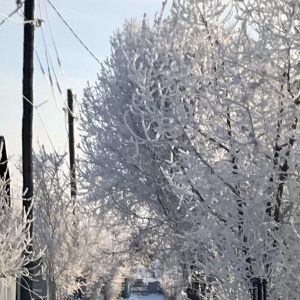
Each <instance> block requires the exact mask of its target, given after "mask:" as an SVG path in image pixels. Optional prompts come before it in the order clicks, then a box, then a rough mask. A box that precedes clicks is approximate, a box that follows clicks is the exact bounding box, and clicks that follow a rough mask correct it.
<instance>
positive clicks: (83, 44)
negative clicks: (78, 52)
mask: <svg viewBox="0 0 300 300" xmlns="http://www.w3.org/2000/svg"><path fill="white" fill-rule="evenodd" d="M47 1H48V3H49V4H50V5H51V7H52V8H53V10H54V11H55V12H56V13H57V15H58V16H59V17H60V19H61V20H62V21H63V22H64V23H65V25H66V26H67V27H68V28H69V30H70V31H71V32H72V33H73V35H74V36H75V37H76V39H77V40H78V41H79V42H80V44H81V45H82V46H83V47H84V48H85V49H86V50H87V51H88V52H89V54H90V55H91V56H92V57H93V58H94V59H95V60H96V61H97V62H98V63H99V64H100V65H102V64H101V62H100V60H99V59H98V58H97V57H96V56H95V55H94V54H93V52H92V51H91V50H90V49H89V48H88V47H87V46H86V45H85V43H84V42H83V41H82V40H81V39H80V38H79V36H78V35H77V34H76V33H75V32H74V30H73V29H72V28H71V27H70V25H69V24H68V23H67V21H66V20H65V19H64V18H63V16H62V15H61V14H60V13H59V11H58V10H57V9H56V8H55V6H54V5H53V4H52V2H51V1H50V0H47Z"/></svg>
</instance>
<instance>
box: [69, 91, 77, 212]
mask: <svg viewBox="0 0 300 300" xmlns="http://www.w3.org/2000/svg"><path fill="white" fill-rule="evenodd" d="M74 119H75V118H74V97H73V93H72V90H71V89H68V123H69V153H70V173H71V174H70V176H71V198H73V201H74V204H75V198H76V195H77V184H76V166H75V133H74ZM74 212H75V208H74Z"/></svg>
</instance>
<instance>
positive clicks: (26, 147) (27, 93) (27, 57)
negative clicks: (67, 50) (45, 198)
mask: <svg viewBox="0 0 300 300" xmlns="http://www.w3.org/2000/svg"><path fill="white" fill-rule="evenodd" d="M34 2H35V0H25V3H24V45H23V91H22V92H23V122H22V158H23V167H22V170H23V207H24V210H25V213H26V215H27V219H28V220H32V219H33V208H32V196H33V170H32V121H33V69H34V65H33V56H34ZM27 230H28V231H29V235H30V237H32V231H33V226H32V222H30V224H29V225H28V227H27ZM27 250H28V252H32V251H33V245H32V244H29V245H27ZM25 255H26V254H25ZM33 265H34V264H33V263H29V264H28V265H27V266H26V267H27V268H28V269H29V271H30V273H32V269H33ZM32 287H33V281H32V279H31V278H30V277H25V276H22V278H21V290H20V299H21V300H31V299H32V298H34V296H33V295H31V291H32Z"/></svg>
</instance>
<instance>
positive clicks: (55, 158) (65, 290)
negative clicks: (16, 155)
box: [34, 147, 118, 299]
mask: <svg viewBox="0 0 300 300" xmlns="http://www.w3.org/2000/svg"><path fill="white" fill-rule="evenodd" d="M65 158H66V156H65V155H59V154H57V153H48V152H46V150H45V149H44V147H41V148H40V151H39V152H38V153H35V155H34V181H35V227H34V239H35V245H38V246H39V247H40V248H42V249H44V248H45V251H44V255H43V257H42V261H43V266H44V275H45V277H46V279H47V282H48V286H49V290H50V291H49V292H50V293H51V297H52V298H53V299H55V297H56V299H65V298H66V296H68V295H70V294H73V293H74V291H77V290H78V289H81V288H83V289H84V291H85V292H86V293H89V294H90V293H92V292H93V287H94V286H95V285H96V284H97V283H98V281H99V280H100V279H101V278H102V277H105V276H107V274H109V273H110V271H111V269H112V268H113V267H114V266H115V262H117V261H118V260H117V259H116V258H115V257H114V258H113V256H112V254H111V253H112V251H114V250H116V249H117V246H118V245H115V244H117V243H114V238H113V236H112V234H111V233H110V232H109V231H108V230H106V228H105V227H104V226H102V221H101V219H100V218H99V216H98V215H97V214H96V213H95V210H96V208H95V207H92V206H91V205H88V204H87V203H85V201H84V198H83V196H82V195H79V196H78V197H77V199H74V198H71V197H70V196H69V194H70V180H69V176H67V175H66V173H67V172H66V170H68V168H67V165H66V161H65ZM109 262H110V263H109Z"/></svg>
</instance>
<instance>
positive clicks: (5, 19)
mask: <svg viewBox="0 0 300 300" xmlns="http://www.w3.org/2000/svg"><path fill="white" fill-rule="evenodd" d="M21 7H22V5H21V6H18V7H17V8H16V9H15V10H14V11H12V12H11V13H10V14H9V15H8V16H7V17H6V18H4V19H3V20H2V21H1V22H0V26H1V25H3V24H4V23H5V22H6V21H7V20H9V19H10V18H11V17H12V16H13V15H14V14H16V13H18V11H19V10H20V9H21Z"/></svg>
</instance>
